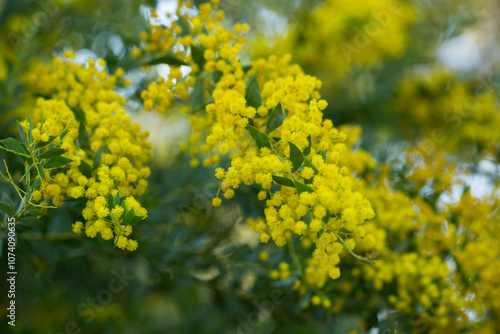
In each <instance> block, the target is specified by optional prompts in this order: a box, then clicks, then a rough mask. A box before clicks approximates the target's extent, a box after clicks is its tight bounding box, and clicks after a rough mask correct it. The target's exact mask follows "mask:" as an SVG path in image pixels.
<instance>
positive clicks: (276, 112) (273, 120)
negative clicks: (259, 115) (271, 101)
mask: <svg viewBox="0 0 500 334" xmlns="http://www.w3.org/2000/svg"><path fill="white" fill-rule="evenodd" d="M284 120H285V114H284V112H283V108H282V107H281V103H278V105H277V106H276V107H275V108H274V109H273V111H271V114H270V115H269V119H268V120H267V127H266V133H267V134H270V133H271V132H273V131H274V130H276V129H277V128H278V127H279V126H280V125H281V124H282V123H283V121H284Z"/></svg>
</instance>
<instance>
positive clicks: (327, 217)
mask: <svg viewBox="0 0 500 334" xmlns="http://www.w3.org/2000/svg"><path fill="white" fill-rule="evenodd" d="M329 220H330V210H328V209H326V215H325V216H324V217H323V221H324V222H325V224H328V221H329Z"/></svg>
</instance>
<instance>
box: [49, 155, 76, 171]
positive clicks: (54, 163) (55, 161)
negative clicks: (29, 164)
mask: <svg viewBox="0 0 500 334" xmlns="http://www.w3.org/2000/svg"><path fill="white" fill-rule="evenodd" d="M72 161H73V160H71V159H68V158H65V157H55V158H52V159H49V160H47V162H46V163H45V164H44V165H43V168H45V169H51V168H59V167H63V166H66V165H67V164H69V163H70V162H72Z"/></svg>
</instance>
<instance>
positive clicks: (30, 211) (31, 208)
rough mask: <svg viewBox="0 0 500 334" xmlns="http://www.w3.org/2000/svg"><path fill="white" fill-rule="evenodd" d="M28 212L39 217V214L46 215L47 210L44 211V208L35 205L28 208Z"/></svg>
mask: <svg viewBox="0 0 500 334" xmlns="http://www.w3.org/2000/svg"><path fill="white" fill-rule="evenodd" d="M28 213H29V214H30V215H31V216H33V217H39V216H44V215H45V212H43V211H42V210H40V209H38V208H35V207H33V206H31V207H29V208H28Z"/></svg>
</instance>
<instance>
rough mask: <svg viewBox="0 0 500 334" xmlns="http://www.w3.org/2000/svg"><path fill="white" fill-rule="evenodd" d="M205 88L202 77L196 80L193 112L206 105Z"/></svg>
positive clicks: (193, 94)
mask: <svg viewBox="0 0 500 334" xmlns="http://www.w3.org/2000/svg"><path fill="white" fill-rule="evenodd" d="M204 93H205V86H203V81H202V79H201V78H200V77H197V78H196V83H195V84H194V90H193V93H192V96H193V107H192V108H193V112H194V111H196V110H197V108H198V106H203V105H204V104H205V99H204Z"/></svg>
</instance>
